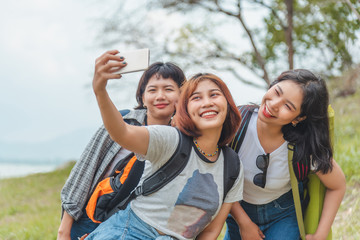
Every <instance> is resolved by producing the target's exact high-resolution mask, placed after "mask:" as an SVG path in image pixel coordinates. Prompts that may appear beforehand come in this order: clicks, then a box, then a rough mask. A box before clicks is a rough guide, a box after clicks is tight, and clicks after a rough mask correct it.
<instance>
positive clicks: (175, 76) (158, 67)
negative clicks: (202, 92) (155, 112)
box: [135, 62, 186, 109]
mask: <svg viewBox="0 0 360 240" xmlns="http://www.w3.org/2000/svg"><path fill="white" fill-rule="evenodd" d="M154 75H155V76H156V77H158V78H160V77H163V78H165V79H166V78H171V79H172V80H174V81H175V82H176V84H177V85H178V87H179V88H180V87H181V85H182V84H183V83H184V82H185V81H186V78H185V75H184V72H183V71H182V70H181V68H180V67H178V66H177V65H175V64H174V63H171V62H166V63H163V62H155V63H153V64H151V65H150V66H149V67H148V69H146V71H145V72H144V73H143V75H142V76H141V78H140V81H139V84H138V88H137V90H136V101H137V103H138V106H136V107H135V109H145V107H144V103H143V99H142V97H143V95H144V92H145V88H146V85H147V84H148V82H149V80H150V78H152V77H153V76H154Z"/></svg>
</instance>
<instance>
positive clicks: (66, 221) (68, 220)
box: [57, 211, 74, 240]
mask: <svg viewBox="0 0 360 240" xmlns="http://www.w3.org/2000/svg"><path fill="white" fill-rule="evenodd" d="M73 222H74V219H73V218H72V217H71V216H70V215H69V214H68V213H67V212H66V211H64V216H63V218H62V219H61V223H60V227H59V230H58V235H57V239H58V240H70V239H71V236H70V233H71V227H72V224H73Z"/></svg>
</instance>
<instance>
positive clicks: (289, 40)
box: [285, 0, 294, 69]
mask: <svg viewBox="0 0 360 240" xmlns="http://www.w3.org/2000/svg"><path fill="white" fill-rule="evenodd" d="M285 4H286V10H287V16H286V17H287V23H288V26H287V27H286V29H285V39H286V45H287V47H288V62H289V69H293V68H294V46H293V39H292V32H293V12H294V9H293V5H294V3H293V0H285Z"/></svg>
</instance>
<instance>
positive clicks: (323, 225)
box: [306, 160, 346, 240]
mask: <svg viewBox="0 0 360 240" xmlns="http://www.w3.org/2000/svg"><path fill="white" fill-rule="evenodd" d="M332 161H333V170H332V171H331V172H329V173H327V174H322V173H320V172H317V173H316V174H317V175H318V177H319V178H320V180H321V182H322V183H323V184H324V185H325V187H326V188H327V190H326V193H325V199H324V206H323V211H322V214H321V218H320V222H319V226H318V228H317V230H316V232H315V234H313V235H311V234H309V235H307V236H306V239H307V240H312V239H324V240H325V239H326V237H327V235H328V234H329V231H330V228H331V225H332V224H333V221H334V219H335V216H336V213H337V211H338V209H339V207H340V204H341V201H342V199H343V197H344V195H345V190H346V180H345V175H344V173H343V171H342V170H341V168H340V166H339V165H338V164H337V163H336V162H335V161H334V160H332Z"/></svg>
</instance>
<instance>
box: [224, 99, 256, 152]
mask: <svg viewBox="0 0 360 240" xmlns="http://www.w3.org/2000/svg"><path fill="white" fill-rule="evenodd" d="M255 108H256V106H255V105H242V106H239V107H238V109H239V112H240V115H241V123H240V127H239V128H238V130H237V132H236V134H235V137H234V138H233V140H232V141H231V143H230V144H229V146H230V147H231V148H232V149H234V151H235V152H239V150H240V146H241V144H242V142H243V140H244V137H245V133H246V130H247V127H248V126H249V122H250V119H251V115H252V113H253V112H254V109H255Z"/></svg>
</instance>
